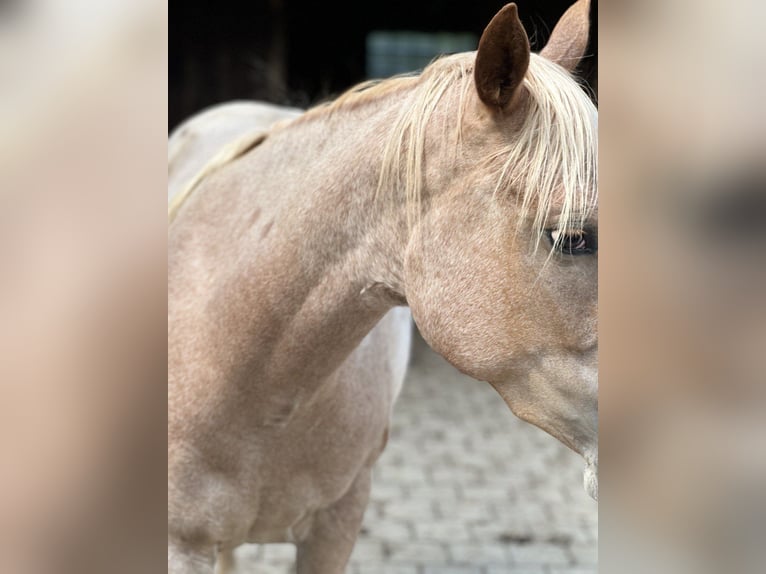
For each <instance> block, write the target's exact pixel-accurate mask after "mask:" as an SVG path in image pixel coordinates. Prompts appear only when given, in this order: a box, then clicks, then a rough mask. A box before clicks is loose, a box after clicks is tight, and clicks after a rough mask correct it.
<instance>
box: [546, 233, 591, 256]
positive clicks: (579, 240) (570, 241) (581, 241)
mask: <svg viewBox="0 0 766 574" xmlns="http://www.w3.org/2000/svg"><path fill="white" fill-rule="evenodd" d="M546 234H547V236H548V240H549V241H550V242H551V247H552V248H553V249H554V250H555V251H557V252H558V253H561V254H563V255H590V254H592V253H595V252H596V251H597V250H598V236H597V235H596V233H595V232H594V231H593V230H590V229H574V230H571V231H561V230H559V229H549V230H547V231H546Z"/></svg>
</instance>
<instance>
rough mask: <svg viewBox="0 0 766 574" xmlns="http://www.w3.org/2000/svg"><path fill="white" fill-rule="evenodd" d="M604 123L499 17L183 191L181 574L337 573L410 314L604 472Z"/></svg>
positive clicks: (251, 144)
mask: <svg viewBox="0 0 766 574" xmlns="http://www.w3.org/2000/svg"><path fill="white" fill-rule="evenodd" d="M583 6H585V7H586V9H585V10H584V11H583ZM576 8H577V9H576V10H575V12H574V16H572V14H570V15H569V21H570V22H569V24H567V25H565V26H564V28H563V30H559V28H558V27H557V30H558V32H556V31H554V36H553V39H552V42H551V44H550V45H552V46H553V48H552V49H550V50H548V52H547V53H545V51H544V55H545V56H546V57H547V58H549V59H550V60H553V61H555V62H559V63H561V64H562V65H567V66H569V65H570V64H571V65H574V64H576V62H577V61H579V58H580V56H581V55H582V52H583V50H584V45H583V39H582V27H583V24H582V15H583V14H585V15H586V20H585V22H586V24H585V26H586V29H587V2H584V1H581V2H580V3H579V4H578V6H577V7H576ZM578 15H579V16H578ZM573 18H574V20H573ZM562 21H564V22H566V18H565V19H564V20H562ZM572 21H574V22H575V24H576V25H572ZM569 36H571V37H569ZM586 38H587V35H586ZM527 68H529V71H528V72H527ZM594 122H595V108H593V106H592V104H591V103H590V102H589V100H588V99H587V97H586V96H585V95H584V94H583V93H582V91H581V90H580V89H579V87H578V86H577V84H576V83H575V82H574V80H573V79H572V78H571V77H570V76H568V74H567V73H566V72H565V71H564V69H563V68H562V67H559V66H557V65H556V64H554V63H550V62H549V61H548V60H546V59H544V58H543V57H540V56H532V59H531V61H530V55H529V44H528V40H527V38H526V33H525V32H524V31H523V28H522V27H521V24H520V22H519V21H518V17H517V15H516V9H515V6H513V5H509V6H507V7H506V8H504V9H503V10H502V11H501V12H500V13H499V14H498V15H497V16H496V17H495V19H493V21H492V23H491V24H490V26H489V27H488V28H487V31H485V34H484V36H483V37H482V43H481V44H480V47H479V51H478V55H475V54H472V53H470V54H460V55H456V56H453V57H450V58H445V59H443V60H441V61H438V62H436V63H435V64H433V65H432V66H430V67H429V68H428V69H427V70H426V71H425V72H424V73H423V74H422V76H419V77H411V78H400V79H395V80H390V81H388V82H383V83H381V84H379V85H377V86H374V87H370V86H366V87H365V89H364V90H357V91H352V92H350V93H348V94H346V95H344V96H342V97H341V98H339V99H338V100H337V101H336V102H335V103H333V104H331V105H329V106H326V107H322V108H318V109H315V110H311V111H309V112H307V113H305V114H303V115H302V116H300V117H298V118H297V119H294V120H292V121H290V122H288V123H286V124H280V125H279V126H277V127H275V128H272V129H271V130H270V131H269V133H268V134H267V135H265V136H254V137H251V136H245V138H246V139H247V138H250V141H247V142H246V143H245V145H242V146H240V145H239V144H237V147H236V149H237V150H238V151H237V152H236V153H234V154H231V155H228V156H225V161H223V160H222V161H218V164H220V165H218V169H217V170H213V169H210V168H209V167H206V168H205V169H204V170H203V172H204V174H205V177H203V178H198V180H197V181H196V182H195V185H194V186H189V187H187V188H186V189H184V190H182V191H180V192H177V193H180V194H181V195H177V196H176V197H177V198H180V199H181V201H177V202H176V203H175V205H174V208H173V209H172V210H171V226H170V229H169V237H168V249H169V254H168V267H169V270H168V386H169V390H168V480H169V493H168V499H169V500H168V505H169V508H168V521H169V547H168V552H169V554H168V560H169V569H170V571H171V572H173V573H176V574H180V573H182V572H183V573H200V574H202V573H209V572H212V568H213V563H214V560H215V552H216V549H219V550H220V549H223V550H228V549H231V548H233V547H236V546H237V545H239V544H242V543H244V542H257V543H267V542H294V543H296V544H297V546H298V571H299V573H301V574H304V573H312V572H316V573H320V574H329V573H337V572H342V571H343V569H344V567H345V564H346V562H347V560H348V557H349V555H350V553H351V550H352V548H353V544H354V541H355V538H356V534H357V532H358V529H359V526H360V524H361V520H362V516H363V513H364V509H365V506H366V501H367V497H368V493H369V486H370V471H371V468H372V465H373V464H374V462H375V460H376V459H377V457H378V455H379V454H380V452H381V450H382V448H383V446H384V445H385V441H386V436H387V429H388V424H389V417H390V413H391V407H392V405H393V401H394V399H395V396H396V393H397V391H398V385H399V384H400V382H401V378H402V376H403V365H404V361H405V357H406V349H407V348H408V345H409V341H408V334H407V333H408V331H407V328H408V325H409V319H408V315H407V312H406V311H403V312H398V311H393V312H392V309H394V310H395V309H396V307H397V306H400V305H405V304H406V305H409V307H410V308H411V310H412V313H413V316H414V318H415V320H416V321H417V322H418V325H419V327H420V328H421V332H422V333H423V335H424V337H425V338H426V340H427V341H428V342H429V344H430V345H431V346H432V347H434V348H435V349H436V350H437V351H438V352H440V353H441V354H442V355H444V356H445V357H446V358H447V359H448V360H450V362H452V363H453V364H454V365H455V366H457V367H458V368H459V369H461V370H463V371H464V372H466V373H468V374H470V375H472V376H474V377H475V378H478V379H482V380H486V381H489V382H490V383H491V384H492V385H493V386H495V388H497V390H498V392H499V393H500V394H501V396H502V397H503V398H504V400H505V401H506V402H507V403H508V404H509V406H510V407H511V409H512V410H513V411H514V412H515V413H516V414H518V415H519V416H521V417H522V418H524V419H526V420H528V421H530V422H533V423H534V424H536V425H538V426H540V427H541V428H543V429H544V430H546V431H548V432H549V433H551V434H552V435H554V436H556V437H557V438H559V439H560V440H561V441H562V442H564V443H565V444H567V445H568V446H570V447H571V448H573V449H574V450H576V451H577V452H579V453H581V454H583V456H584V457H585V458H586V461H587V462H588V472H589V473H590V474H588V475H587V476H588V477H589V480H591V479H592V480H595V478H594V476H593V474H592V473H593V471H594V470H595V462H596V456H597V453H596V440H597V437H596V402H595V400H596V397H595V392H596V380H595V373H596V351H597V333H596V323H595V320H596V319H595V300H596V299H595V297H596V289H595V281H596V269H597V267H596V259H595V255H594V252H595V249H594V248H593V246H592V242H591V239H590V236H591V235H595V232H594V231H593V230H594V229H595V181H594V177H595V171H594V170H595V168H594V167H593V165H594V162H595V141H594V138H595V136H594V132H595V127H594V126H595V123H594ZM193 123H194V122H192V124H190V125H193ZM225 123H226V122H225ZM232 129H233V131H234V132H238V130H237V129H236V128H232ZM243 131H245V130H243ZM221 133H226V136H225V137H223V136H222V140H226V141H228V140H229V139H230V138H231V137H236V135H237V133H232V132H230V131H229V128H228V127H225V128H221ZM192 147H194V146H192ZM213 147H215V146H211V150H210V151H212V148H213ZM206 149H207V148H206ZM189 155H190V157H191V156H194V157H197V154H196V152H195V153H192V152H190V153H189ZM209 155H210V154H209V153H208V152H205V153H200V154H199V156H205V157H208V156H209ZM178 157H180V156H178V155H177V154H176V157H175V158H174V159H175V161H176V163H177V164H178V163H179V162H178ZM190 161H191V162H192V163H194V165H195V169H191V168H189V172H193V171H195V170H196V169H198V166H199V165H200V163H201V162H200V160H198V159H193V160H190ZM180 163H183V162H180ZM175 169H176V170H177V173H181V172H182V166H180V165H177V166H176V168H175ZM519 169H521V170H522V171H524V174H520V173H518V172H519ZM184 173H186V172H184ZM171 179H172V178H171ZM192 192H193V193H192ZM546 235H548V236H549V238H550V239H551V242H552V243H551V245H552V249H553V252H551V253H549V251H550V249H538V246H539V245H540V243H541V241H543V240H544V238H545V236H546ZM555 252H559V254H556V253H555ZM575 255H583V257H578V258H576V259H575V258H574V256H575ZM376 325H377V326H376ZM403 334H404V336H402V335H403ZM589 486H591V487H593V486H594V484H589Z"/></svg>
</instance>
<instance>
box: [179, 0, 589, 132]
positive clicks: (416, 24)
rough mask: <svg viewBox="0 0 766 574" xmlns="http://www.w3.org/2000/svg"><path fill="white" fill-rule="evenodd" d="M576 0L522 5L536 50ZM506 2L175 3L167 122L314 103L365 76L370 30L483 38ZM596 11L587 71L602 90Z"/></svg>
mask: <svg viewBox="0 0 766 574" xmlns="http://www.w3.org/2000/svg"><path fill="white" fill-rule="evenodd" d="M572 2H573V0H538V1H537V2H535V1H524V0H518V1H517V2H516V3H517V4H518V6H519V13H520V16H521V18H522V21H523V22H524V26H525V27H526V29H527V32H528V33H529V35H530V39H531V41H532V49H533V50H535V51H537V50H539V49H540V48H542V46H543V45H544V44H545V42H546V40H547V38H548V36H549V35H550V31H551V30H552V29H553V26H554V25H555V23H556V22H557V21H558V19H559V17H560V16H561V14H563V13H564V11H565V10H566V9H567V8H568V7H569V5H570V4H571V3H572ZM504 3H505V2H503V1H502V0H499V1H498V0H474V1H473V2H465V3H463V2H460V3H457V2H454V3H453V2H445V1H444V0H425V1H419V2H414V1H409V2H403V1H401V0H389V1H387V2H360V1H358V0H357V1H354V2H348V1H345V0H342V1H335V2H316V1H306V0H247V1H241V0H232V1H228V2H227V1H222V2H210V1H206V0H183V1H181V0H170V10H171V12H170V14H171V17H170V40H169V49H170V60H169V66H170V69H169V85H168V90H169V103H168V106H169V120H168V121H169V124H170V126H169V127H170V128H171V129H172V128H173V127H174V126H175V125H177V124H178V123H179V122H180V121H182V120H183V119H184V118H186V117H188V116H189V115H191V114H193V113H194V112H196V111H198V110H200V109H202V108H204V107H206V106H209V105H211V104H214V103H218V102H223V101H227V100H233V99H251V100H252V99H255V100H265V101H270V102H273V103H277V104H285V105H293V106H298V107H308V106H310V105H312V104H314V103H317V102H318V101H320V100H323V99H326V98H328V97H330V96H332V95H333V94H337V93H339V92H341V91H343V90H345V89H346V88H348V87H350V86H352V85H353V84H356V83H358V82H360V81H362V80H364V79H366V74H365V64H366V60H365V58H366V54H365V50H366V48H365V39H366V36H367V34H368V33H369V32H370V31H372V30H408V31H422V32H445V31H446V32H471V33H473V34H475V35H476V37H477V38H478V37H480V36H481V32H482V31H483V30H484V27H485V26H486V25H487V24H488V23H489V21H490V19H491V18H492V16H494V15H495V13H496V12H497V11H498V10H499V9H500V8H501V7H502V6H503V4H504ZM597 8H598V3H597V2H596V1H595V0H594V1H593V2H592V6H591V17H592V33H591V48H590V49H589V54H592V57H590V58H588V59H587V60H586V61H585V62H584V63H583V66H582V75H583V76H584V77H586V79H587V80H588V81H589V82H590V83H591V85H592V86H593V87H594V89H595V87H596V83H597V69H596V61H597V58H596V55H597V51H596V41H595V39H596V38H597V29H598V22H597V19H596V18H597Z"/></svg>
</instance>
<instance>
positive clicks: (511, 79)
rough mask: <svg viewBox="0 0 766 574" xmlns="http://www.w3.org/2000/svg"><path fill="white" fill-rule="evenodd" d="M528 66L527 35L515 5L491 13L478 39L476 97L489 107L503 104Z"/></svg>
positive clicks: (475, 80) (518, 84) (498, 106)
mask: <svg viewBox="0 0 766 574" xmlns="http://www.w3.org/2000/svg"><path fill="white" fill-rule="evenodd" d="M527 68H529V38H528V37H527V32H526V31H525V30H524V26H523V25H522V24H521V20H519V13H518V10H517V8H516V4H506V5H505V6H504V7H503V8H502V9H501V10H500V12H498V13H497V14H495V17H494V18H492V20H491V21H490V23H489V25H488V26H487V28H486V29H485V30H484V33H483V34H482V35H481V40H479V50H478V51H477V52H476V64H475V67H474V82H475V83H476V91H477V92H478V93H479V98H481V101H482V102H484V103H485V104H486V105H488V106H489V107H491V108H504V107H505V106H507V105H508V104H509V103H510V101H511V99H512V98H513V95H514V94H515V93H516V90H517V89H518V87H519V86H520V85H521V82H522V81H523V80H524V76H525V75H526V73H527Z"/></svg>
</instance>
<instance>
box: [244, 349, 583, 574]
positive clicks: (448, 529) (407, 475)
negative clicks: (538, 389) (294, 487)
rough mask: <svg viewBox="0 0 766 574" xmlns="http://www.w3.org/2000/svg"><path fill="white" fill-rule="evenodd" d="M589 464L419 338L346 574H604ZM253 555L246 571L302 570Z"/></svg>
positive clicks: (290, 552)
mask: <svg viewBox="0 0 766 574" xmlns="http://www.w3.org/2000/svg"><path fill="white" fill-rule="evenodd" d="M582 469H583V463H582V462H581V460H580V458H579V457H578V456H577V455H575V454H574V453H572V452H570V451H569V450H568V449H567V448H566V447H564V446H562V445H561V444H559V443H558V441H556V440H555V439H553V438H551V437H550V436H548V435H546V434H545V433H543V432H542V431H540V430H539V429H537V428H535V427H532V426H531V425H528V424H526V423H524V422H522V421H520V420H519V419H517V418H516V417H514V416H513V415H512V414H511V412H510V411H509V410H508V408H507V407H506V406H505V404H504V403H503V402H502V400H501V399H500V397H499V396H498V395H497V394H496V393H495V391H494V390H493V389H492V388H491V387H490V386H489V385H487V384H485V383H478V382H476V381H474V380H472V379H469V378H467V377H465V376H463V375H461V374H460V373H458V372H457V371H455V370H454V369H453V368H452V367H451V366H450V365H448V364H447V363H446V362H445V361H444V360H443V359H441V357H439V356H438V355H436V354H434V353H433V352H432V351H431V350H430V349H428V347H427V346H426V345H425V343H423V342H422V340H421V339H419V338H417V337H416V339H415V344H414V348H413V357H412V364H411V367H410V371H409V374H408V377H407V381H406V382H405V384H404V389H403V390H402V394H401V396H400V398H399V402H398V403H397V407H396V410H395V414H394V422H393V428H392V431H391V436H390V440H389V443H388V447H387V448H386V452H385V453H384V454H383V456H382V457H381V459H380V461H379V462H378V465H377V468H376V472H375V476H374V481H373V490H372V499H371V502H370V505H369V507H368V509H367V513H366V514H365V519H364V525H363V528H362V533H361V535H360V537H359V540H358V542H357V545H356V548H355V550H354V554H353V556H352V559H351V565H350V566H349V569H348V573H349V574H511V573H512V574H595V573H596V572H597V566H596V563H597V555H598V551H597V530H598V507H597V504H596V503H595V502H594V501H593V500H591V499H590V498H589V497H588V496H587V494H585V491H584V489H583V486H582ZM294 560H295V548H294V547H293V546H292V545H281V544H280V545H268V546H262V547H258V546H247V547H243V548H241V549H240V550H239V551H238V564H239V567H238V568H237V574H246V573H259V574H271V573H274V574H277V573H279V574H286V573H288V572H293V571H294Z"/></svg>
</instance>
